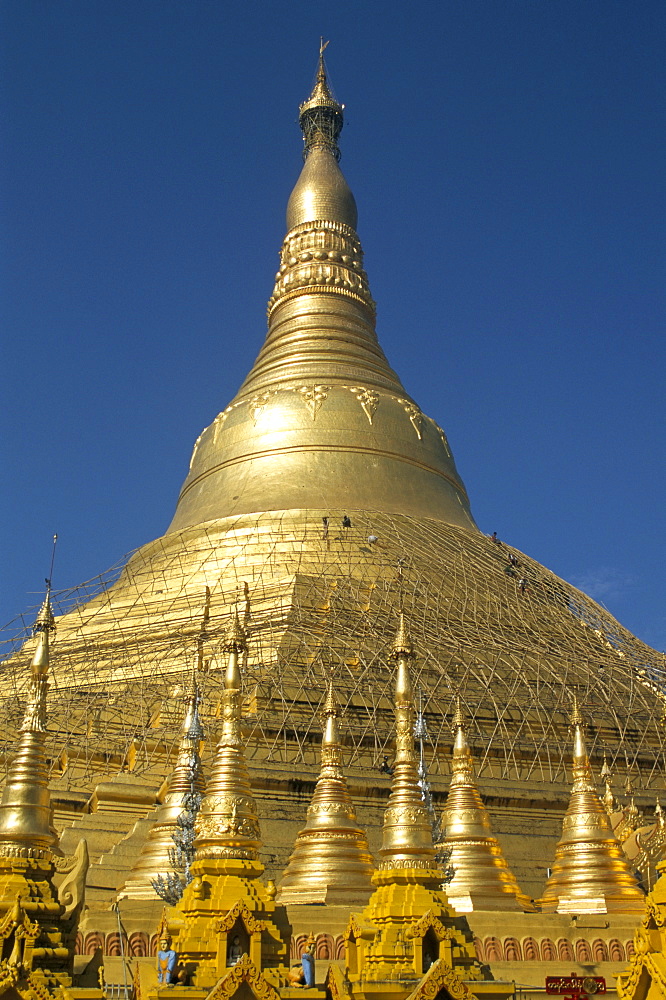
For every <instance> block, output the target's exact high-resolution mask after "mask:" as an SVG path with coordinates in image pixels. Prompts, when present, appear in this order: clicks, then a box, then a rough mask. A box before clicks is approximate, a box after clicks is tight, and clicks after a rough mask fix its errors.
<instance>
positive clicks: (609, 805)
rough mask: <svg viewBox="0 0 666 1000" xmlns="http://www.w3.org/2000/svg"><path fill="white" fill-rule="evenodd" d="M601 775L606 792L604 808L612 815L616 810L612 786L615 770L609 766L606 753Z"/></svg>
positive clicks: (603, 799)
mask: <svg viewBox="0 0 666 1000" xmlns="http://www.w3.org/2000/svg"><path fill="white" fill-rule="evenodd" d="M600 775H601V780H602V781H603V783H604V794H603V798H602V802H603V804H604V808H605V809H606V812H607V813H608V815H609V816H612V815H613V812H614V811H615V796H614V795H613V789H612V788H611V779H612V777H613V772H612V771H611V769H610V767H609V766H608V761H607V759H606V754H604V762H603V765H602V768H601V772H600Z"/></svg>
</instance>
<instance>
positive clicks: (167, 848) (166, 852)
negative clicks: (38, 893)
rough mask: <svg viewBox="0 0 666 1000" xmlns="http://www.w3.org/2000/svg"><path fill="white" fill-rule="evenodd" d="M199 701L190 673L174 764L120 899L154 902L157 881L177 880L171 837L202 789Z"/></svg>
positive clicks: (195, 680) (197, 686)
mask: <svg viewBox="0 0 666 1000" xmlns="http://www.w3.org/2000/svg"><path fill="white" fill-rule="evenodd" d="M200 701H201V698H200V695H199V685H198V682H197V677H196V672H194V671H193V673H192V679H191V683H190V686H189V690H188V692H187V694H186V697H185V706H186V707H185V714H184V718H183V726H182V733H181V738H180V745H179V747H178V756H177V758H176V765H175V767H174V770H173V773H172V775H171V777H170V779H169V783H168V787H167V791H166V794H165V796H164V799H163V801H162V804H161V805H160V806H159V807H158V809H157V812H156V814H155V821H154V823H153V825H152V827H151V828H150V833H149V834H148V837H147V839H146V841H145V843H144V845H143V848H142V849H141V853H140V854H139V857H138V858H137V860H136V861H135V863H134V865H133V866H132V870H131V872H130V874H129V877H128V878H127V881H126V882H125V884H124V886H123V887H122V889H121V890H120V893H119V898H120V899H122V898H123V897H124V896H129V897H131V898H132V899H156V898H157V893H156V891H155V887H154V883H155V880H156V879H159V878H161V879H162V880H164V879H166V878H172V879H175V881H177V882H178V881H179V876H178V873H176V872H174V862H173V855H174V849H175V843H174V840H173V835H174V833H175V832H176V831H177V830H178V819H179V818H180V817H181V816H182V815H183V813H184V812H187V811H188V810H189V809H191V807H192V801H191V800H192V798H193V797H195V796H196V797H198V796H200V795H201V794H202V793H203V789H204V779H203V772H202V769H201V758H200V756H199V744H200V742H201V740H202V739H203V736H204V731H203V726H202V725H201V720H200V718H199V704H200Z"/></svg>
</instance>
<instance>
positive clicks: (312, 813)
mask: <svg viewBox="0 0 666 1000" xmlns="http://www.w3.org/2000/svg"><path fill="white" fill-rule="evenodd" d="M338 715H339V710H338V704H337V701H336V698H335V692H334V690H333V681H332V680H329V682H328V691H327V694H326V701H325V704H324V732H323V736H322V745H321V770H320V772H319V777H318V779H317V784H316V786H315V790H314V794H313V796H312V801H311V802H310V805H309V806H308V812H307V822H306V824H305V828H304V829H303V830H301V831H300V833H299V834H298V836H297V838H296V843H295V844H294V850H293V853H292V855H291V858H290V859H289V864H288V865H287V868H286V871H285V873H284V876H283V878H282V881H281V883H280V887H279V892H278V897H277V898H278V900H279V902H281V903H328V904H336V903H340V904H342V903H365V902H367V900H368V897H369V896H370V894H371V892H372V883H371V881H370V878H371V875H372V871H373V867H374V866H373V862H372V855H371V854H370V850H369V848H368V841H367V838H366V836H365V834H364V833H363V831H362V830H361V829H359V827H358V825H357V822H356V814H355V812H354V806H353V804H352V800H351V796H350V795H349V791H348V789H347V782H346V781H345V776H344V772H343V770H342V745H341V743H340V736H339V733H338Z"/></svg>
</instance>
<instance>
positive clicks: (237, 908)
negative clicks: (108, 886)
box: [156, 617, 291, 996]
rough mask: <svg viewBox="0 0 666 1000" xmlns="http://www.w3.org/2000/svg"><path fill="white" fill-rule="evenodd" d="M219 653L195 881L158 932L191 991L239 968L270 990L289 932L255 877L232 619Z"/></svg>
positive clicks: (282, 980)
mask: <svg viewBox="0 0 666 1000" xmlns="http://www.w3.org/2000/svg"><path fill="white" fill-rule="evenodd" d="M222 649H223V652H225V653H226V654H228V660H227V666H226V670H225V673H224V689H223V692H222V713H221V714H222V719H223V722H222V731H221V734H220V738H219V740H218V743H217V750H216V753H215V758H214V760H213V764H212V768H211V775H210V778H209V780H208V783H207V785H206V794H205V796H204V798H203V801H202V803H201V808H200V809H199V813H198V816H197V819H196V827H195V831H196V840H195V842H194V846H195V848H196V854H195V858H194V863H193V865H192V875H193V878H192V880H191V882H189V884H188V885H187V886H185V890H184V892H183V895H182V898H181V899H180V900H179V902H178V903H177V904H176V906H175V907H174V908H173V909H171V910H169V911H168V913H167V915H166V918H165V919H164V921H163V929H162V934H163V935H165V936H166V935H169V937H167V940H170V939H171V936H173V945H174V948H175V949H176V951H177V954H178V958H179V960H180V963H181V966H182V968H183V971H184V973H185V975H186V978H187V983H188V985H189V986H194V987H196V988H197V989H198V990H201V989H206V990H209V989H211V988H212V987H213V986H215V984H216V983H218V982H222V981H224V979H225V977H230V982H233V983H234V984H235V980H234V977H233V975H232V972H231V971H230V970H232V971H233V970H236V971H238V970H239V969H243V970H244V973H245V974H246V976H245V978H247V977H250V978H254V979H257V978H258V977H265V978H266V980H267V982H268V983H270V985H271V986H272V987H273V988H276V987H280V986H286V985H287V962H288V947H289V937H290V934H291V928H290V926H289V923H288V920H287V916H286V911H285V909H284V907H281V906H277V905H276V903H275V902H274V895H275V894H274V893H273V892H271V891H270V890H269V888H268V887H267V886H265V885H264V884H263V883H262V882H261V881H260V880H259V878H260V876H261V875H262V874H263V871H264V867H263V865H262V864H261V862H260V861H259V848H260V846H261V838H260V830H259V821H258V818H257V809H256V805H255V801H254V798H253V795H252V787H251V785H250V779H249V775H248V770H247V764H246V761H245V749H244V745H243V734H242V723H241V717H242V710H241V673H240V659H241V657H242V655H243V654H244V653H245V652H246V650H247V647H246V642H245V634H244V632H243V629H242V627H241V625H240V623H239V621H238V618H237V617H234V620H233V622H232V625H231V627H230V628H229V629H228V632H227V634H226V637H225V640H224V642H223V645H222ZM164 928H166V930H165V929H164ZM169 988H170V984H168V983H163V984H162V988H161V990H160V989H159V988H158V989H157V990H156V992H163V993H164V995H169V994H168V990H169ZM173 988H175V991H176V993H178V990H179V987H178V986H177V985H176V986H175V987H173ZM266 989H268V987H266ZM222 995H224V994H222ZM232 995H233V996H235V995H236V993H235V991H230V993H229V996H232ZM241 995H245V994H243V993H242V990H241Z"/></svg>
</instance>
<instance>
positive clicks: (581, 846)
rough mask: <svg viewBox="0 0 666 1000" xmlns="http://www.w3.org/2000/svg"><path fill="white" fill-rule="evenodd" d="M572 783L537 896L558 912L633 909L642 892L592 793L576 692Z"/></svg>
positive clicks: (545, 907)
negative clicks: (550, 865)
mask: <svg viewBox="0 0 666 1000" xmlns="http://www.w3.org/2000/svg"><path fill="white" fill-rule="evenodd" d="M571 728H572V731H573V787H572V791H571V798H570V799H569V807H568V809H567V812H566V815H565V817H564V821H563V823H562V837H561V839H560V841H559V843H558V845H557V847H556V849H555V863H554V866H553V870H552V874H551V876H550V878H549V879H548V881H547V882H546V886H545V889H544V893H543V896H542V898H541V899H540V900H539V901H538V902H539V904H540V905H541V909H542V910H557V912H558V913H583V912H590V911H593V912H599V913H606V912H615V913H639V912H641V911H642V910H643V906H644V903H645V897H644V896H643V893H642V892H641V890H640V889H639V888H638V884H637V882H636V879H635V878H634V876H633V875H632V873H631V870H630V868H629V864H628V862H627V858H626V856H625V854H624V852H623V850H622V848H621V846H620V844H619V842H618V840H617V838H616V837H615V835H614V833H613V831H612V829H611V824H610V819H609V816H608V813H607V812H606V809H605V808H604V806H603V805H602V802H601V800H600V798H599V796H598V794H597V790H596V787H595V783H594V777H593V774H592V768H591V767H590V760H589V757H588V754H587V747H586V744H585V734H584V724H583V717H582V714H581V711H580V707H579V704H578V698H577V696H576V695H574V697H573V706H572V712H571Z"/></svg>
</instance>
